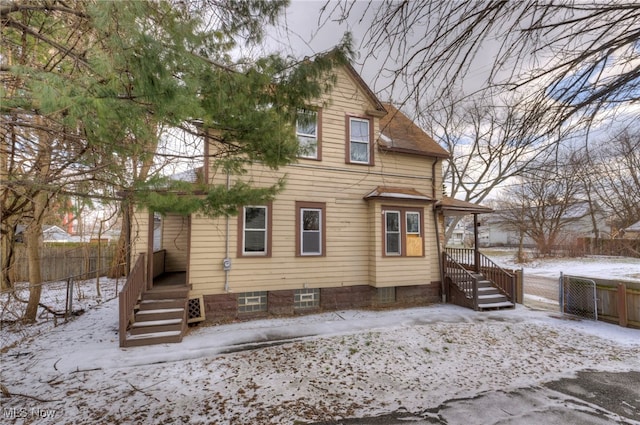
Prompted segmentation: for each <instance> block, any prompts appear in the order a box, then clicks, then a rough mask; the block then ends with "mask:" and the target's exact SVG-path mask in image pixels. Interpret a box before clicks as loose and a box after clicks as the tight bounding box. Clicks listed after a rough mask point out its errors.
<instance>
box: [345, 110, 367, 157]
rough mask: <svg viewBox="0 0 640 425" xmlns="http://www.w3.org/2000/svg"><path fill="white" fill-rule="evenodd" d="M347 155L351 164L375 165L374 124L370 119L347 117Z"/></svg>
mask: <svg viewBox="0 0 640 425" xmlns="http://www.w3.org/2000/svg"><path fill="white" fill-rule="evenodd" d="M346 125H347V155H346V159H347V162H348V163H351V164H365V165H373V149H372V146H373V145H372V138H373V131H372V130H373V129H372V127H373V126H372V122H371V120H370V119H368V118H361V117H352V116H347V122H346Z"/></svg>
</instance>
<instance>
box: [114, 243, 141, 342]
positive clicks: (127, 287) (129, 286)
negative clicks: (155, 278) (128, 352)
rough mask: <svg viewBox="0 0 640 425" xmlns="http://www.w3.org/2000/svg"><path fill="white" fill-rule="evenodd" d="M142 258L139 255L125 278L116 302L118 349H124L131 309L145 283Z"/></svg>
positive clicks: (131, 313)
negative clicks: (118, 314)
mask: <svg viewBox="0 0 640 425" xmlns="http://www.w3.org/2000/svg"><path fill="white" fill-rule="evenodd" d="M144 257H145V255H144V253H141V254H140V256H139V257H138V260H137V261H136V264H135V265H134V266H133V269H131V273H129V276H128V277H127V282H126V283H125V284H124V287H123V288H122V291H120V295H119V300H118V301H119V303H120V305H119V308H120V328H119V333H120V347H124V344H125V342H126V338H127V326H128V325H129V320H130V319H131V316H132V315H133V308H134V307H135V305H136V304H137V302H138V298H140V295H141V294H142V291H143V290H144V288H145V285H146V283H147V279H146V278H145V260H144Z"/></svg>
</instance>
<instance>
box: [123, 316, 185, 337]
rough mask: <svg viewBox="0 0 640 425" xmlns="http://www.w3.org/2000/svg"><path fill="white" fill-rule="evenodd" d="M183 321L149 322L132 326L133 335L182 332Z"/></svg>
mask: <svg viewBox="0 0 640 425" xmlns="http://www.w3.org/2000/svg"><path fill="white" fill-rule="evenodd" d="M183 326H184V324H183V320H182V319H166V320H149V321H146V322H136V323H134V324H133V325H131V329H130V330H129V333H130V334H131V335H142V334H153V333H158V332H170V331H178V332H180V331H182V327H183Z"/></svg>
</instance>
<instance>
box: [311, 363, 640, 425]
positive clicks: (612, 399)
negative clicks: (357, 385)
mask: <svg viewBox="0 0 640 425" xmlns="http://www.w3.org/2000/svg"><path fill="white" fill-rule="evenodd" d="M471 423H472V424H478V425H480V424H482V425H497V424H501V425H507V424H518V425H520V424H546V425H555V424H558V425H570V424H576V425H589V424H592V425H599V424H602V425H604V424H630V425H632V424H640V372H618V373H612V372H596V371H589V372H578V374H577V377H576V378H569V379H560V380H557V381H553V382H549V383H546V384H544V385H542V386H536V387H529V388H522V389H518V390H515V391H510V392H503V391H490V392H486V393H484V394H481V395H479V396H477V397H473V398H464V399H453V400H448V401H446V402H444V403H442V404H441V405H440V406H438V407H437V408H434V409H428V410H425V411H423V412H419V413H418V414H411V413H409V412H406V411H398V412H395V413H392V414H389V415H384V416H378V417H369V418H359V419H348V420H341V421H334V422H318V423H316V424H314V425H338V424H340V425H378V424H379V425H423V424H447V425H454V424H471Z"/></svg>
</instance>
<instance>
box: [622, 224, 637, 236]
mask: <svg viewBox="0 0 640 425" xmlns="http://www.w3.org/2000/svg"><path fill="white" fill-rule="evenodd" d="M623 230H624V236H623V237H624V238H625V239H640V221H638V222H636V223H633V224H632V225H631V226H629V227H625V228H624V229H623Z"/></svg>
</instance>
